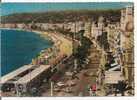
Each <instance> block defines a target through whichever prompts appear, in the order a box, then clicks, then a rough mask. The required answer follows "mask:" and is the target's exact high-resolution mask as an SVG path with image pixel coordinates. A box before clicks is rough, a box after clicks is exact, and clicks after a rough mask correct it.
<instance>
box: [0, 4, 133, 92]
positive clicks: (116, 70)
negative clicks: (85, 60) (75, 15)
mask: <svg viewBox="0 0 137 100" xmlns="http://www.w3.org/2000/svg"><path fill="white" fill-rule="evenodd" d="M133 11H134V9H133V7H132V6H128V7H126V8H123V9H121V18H120V20H119V21H118V22H110V21H109V20H107V19H105V18H104V17H103V16H100V17H99V18H98V21H94V20H92V18H91V19H88V20H84V21H76V22H64V23H54V24H53V23H35V22H33V21H32V22H31V23H28V24H24V23H18V24H10V23H7V24H1V25H0V27H2V28H19V29H28V30H31V29H35V28H37V29H40V30H43V31H48V30H56V31H57V30H60V29H61V30H66V31H69V32H72V33H75V34H76V33H77V34H78V32H79V31H81V30H85V31H84V36H85V37H87V38H88V39H90V40H91V41H93V43H94V45H96V47H97V48H98V50H99V51H101V52H102V57H103V58H101V59H102V63H101V64H100V65H99V66H100V67H103V68H101V69H100V71H99V73H98V78H97V81H103V83H104V84H105V85H109V86H110V88H112V89H115V86H117V84H119V82H121V81H124V82H125V83H126V84H128V87H131V89H130V90H129V91H128V92H129V93H130V94H131V95H134V84H135V83H134V12H133ZM91 59H92V58H91ZM34 63H36V61H35V62H34ZM106 67H107V68H106ZM102 69H103V71H104V72H103V73H104V74H105V76H104V77H105V80H102V74H101V72H102ZM101 83H102V82H101ZM99 87H101V86H99ZM114 91H117V90H114Z"/></svg>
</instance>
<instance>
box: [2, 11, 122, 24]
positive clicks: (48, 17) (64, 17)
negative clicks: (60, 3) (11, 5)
mask: <svg viewBox="0 0 137 100" xmlns="http://www.w3.org/2000/svg"><path fill="white" fill-rule="evenodd" d="M99 16H104V17H105V18H106V19H107V20H109V21H111V22H117V21H120V9H116V10H112V9H110V10H66V11H50V12H35V13H18V14H12V15H7V16H2V17H1V22H2V23H30V22H32V21H34V22H40V23H49V22H50V23H62V22H74V21H78V20H87V19H88V18H92V19H93V20H94V21H96V20H97V19H98V17H99Z"/></svg>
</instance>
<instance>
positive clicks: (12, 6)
mask: <svg viewBox="0 0 137 100" xmlns="http://www.w3.org/2000/svg"><path fill="white" fill-rule="evenodd" d="M128 5H133V3H132V2H83V3H78V2H74V3H71V2H70V3H1V4H0V6H1V9H2V13H1V15H8V14H13V13H22V12H44V11H54V10H80V9H92V10H95V9H120V8H123V7H125V6H128Z"/></svg>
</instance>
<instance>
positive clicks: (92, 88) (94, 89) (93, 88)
mask: <svg viewBox="0 0 137 100" xmlns="http://www.w3.org/2000/svg"><path fill="white" fill-rule="evenodd" d="M91 90H92V95H93V96H96V84H93V85H92V86H91Z"/></svg>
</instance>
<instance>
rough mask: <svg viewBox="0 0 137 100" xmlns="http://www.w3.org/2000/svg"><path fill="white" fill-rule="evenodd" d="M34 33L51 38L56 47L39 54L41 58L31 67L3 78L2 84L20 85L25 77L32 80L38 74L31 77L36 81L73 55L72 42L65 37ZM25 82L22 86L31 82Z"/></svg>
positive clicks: (23, 68) (30, 65)
mask: <svg viewBox="0 0 137 100" xmlns="http://www.w3.org/2000/svg"><path fill="white" fill-rule="evenodd" d="M18 30H20V29H18ZM31 31H32V30H31ZM33 32H35V33H36V34H39V35H41V36H42V37H44V38H47V37H49V38H50V39H51V40H52V41H53V42H54V45H53V46H52V47H51V48H48V49H46V50H42V51H41V52H40V53H39V56H38V57H36V58H34V59H33V60H32V62H31V63H30V64H29V65H25V66H22V67H20V68H18V69H17V70H15V71H13V72H10V73H9V74H7V75H5V76H3V77H2V78H1V82H2V84H17V83H18V84H19V82H18V81H19V80H24V77H25V78H27V79H29V80H30V76H34V75H33V73H34V72H35V73H34V74H37V75H35V77H33V78H32V77H31V78H32V79H31V80H34V79H35V78H37V77H38V76H39V75H41V74H42V73H43V71H44V72H45V73H46V72H47V69H49V68H51V67H53V66H54V65H55V64H57V63H58V62H59V61H60V60H61V59H63V57H64V56H65V55H66V56H67V57H69V56H70V55H71V54H72V41H70V40H68V39H66V38H65V37H64V36H62V35H60V34H59V33H56V34H54V33H49V32H40V31H33ZM41 65H43V66H45V67H43V68H42V67H40V66H41ZM46 66H49V67H48V68H46ZM37 67H38V68H40V69H41V71H40V72H39V71H36V70H37ZM45 68H46V69H45ZM42 70H43V71H42ZM23 73H24V75H23ZM24 82H25V83H24ZM24 82H21V83H20V84H22V83H24V84H28V83H30V82H31V81H27V82H26V80H25V81H24ZM9 88H10V87H9ZM12 88H13V87H12ZM11 90H12V89H11ZM13 90H14V89H13Z"/></svg>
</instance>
